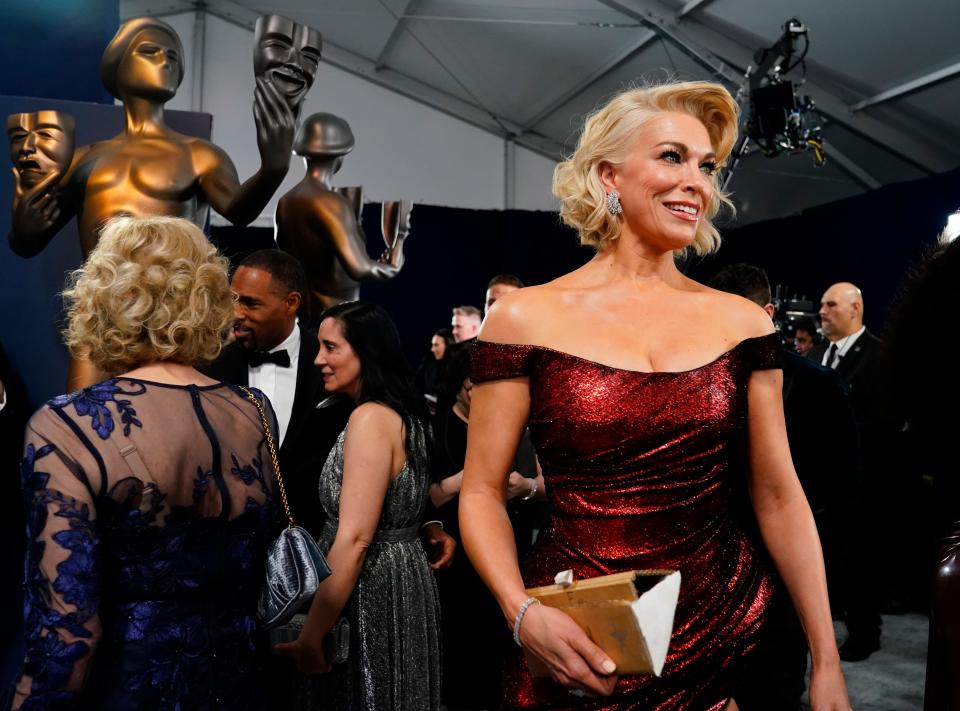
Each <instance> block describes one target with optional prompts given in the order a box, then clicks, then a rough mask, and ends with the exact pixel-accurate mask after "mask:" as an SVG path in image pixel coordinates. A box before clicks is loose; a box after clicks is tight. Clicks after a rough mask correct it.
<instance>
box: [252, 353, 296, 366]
mask: <svg viewBox="0 0 960 711" xmlns="http://www.w3.org/2000/svg"><path fill="white" fill-rule="evenodd" d="M264 363H273V364H274V365H275V366H277V367H278V368H289V367H290V354H289V353H287V352H286V351H284V350H280V351H274V352H273V353H265V352H263V351H247V365H248V366H250V367H251V368H256V367H258V366H261V365H263V364H264Z"/></svg>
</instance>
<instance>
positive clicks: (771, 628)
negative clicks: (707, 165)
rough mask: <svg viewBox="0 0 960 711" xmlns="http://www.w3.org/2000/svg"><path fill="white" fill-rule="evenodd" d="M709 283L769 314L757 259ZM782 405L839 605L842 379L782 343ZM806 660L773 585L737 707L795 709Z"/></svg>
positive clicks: (852, 429) (850, 433) (853, 438)
mask: <svg viewBox="0 0 960 711" xmlns="http://www.w3.org/2000/svg"><path fill="white" fill-rule="evenodd" d="M710 286H711V287H713V288H715V289H719V290H721V291H727V292H730V293H733V294H738V295H740V296H743V297H744V298H746V299H749V300H750V301H753V302H754V303H755V304H757V305H758V306H760V307H762V308H763V309H764V310H765V311H766V312H767V314H768V315H769V316H770V318H773V317H774V315H775V308H774V305H773V303H772V299H771V292H770V282H769V280H768V278H767V275H766V272H764V270H763V269H761V268H760V267H756V266H753V265H750V264H733V265H731V266H728V267H725V268H724V269H722V270H721V271H720V272H719V273H718V274H717V275H716V276H715V277H714V278H713V279H711V280H710ZM783 411H784V412H783V414H784V420H785V422H786V426H787V439H788V441H789V443H790V454H791V455H792V457H793V464H794V468H795V469H796V471H797V477H798V478H799V479H800V483H801V485H802V486H803V491H804V494H806V497H807V501H808V502H809V503H810V509H811V511H812V512H813V517H814V520H815V521H816V524H817V532H818V533H819V534H820V542H821V545H822V547H823V557H824V563H825V566H826V572H827V588H828V590H829V593H830V599H831V607H840V604H839V600H841V599H842V587H843V586H842V580H843V574H842V568H843V557H844V553H845V549H846V548H847V540H848V537H849V519H850V516H851V513H852V508H853V507H852V501H853V496H854V487H855V485H856V482H857V480H858V478H859V477H858V472H859V452H858V448H857V430H856V424H855V421H854V417H853V412H852V410H851V407H850V402H849V399H848V397H847V392H846V387H845V386H844V384H843V381H842V380H841V378H840V377H839V376H838V375H837V374H836V373H835V372H832V371H831V370H829V369H828V368H824V367H822V366H820V365H818V364H816V363H815V362H813V361H811V360H810V359H809V358H805V357H803V356H802V355H801V354H799V353H797V352H795V351H793V350H789V349H786V348H785V349H784V352H783ZM806 665H807V643H806V639H805V638H804V635H803V629H802V627H801V626H800V620H799V619H798V618H797V615H796V612H794V609H793V605H792V603H791V601H790V599H789V596H788V595H787V593H786V588H785V586H783V585H779V586H778V587H777V593H776V595H775V596H774V599H773V602H772V604H771V607H770V609H769V610H768V612H767V619H766V621H765V623H764V636H763V638H762V642H761V645H760V647H759V648H758V649H757V652H756V654H755V655H754V658H753V660H752V663H751V667H750V670H749V671H750V673H749V674H747V675H746V679H745V681H744V687H743V688H742V689H740V690H738V691H737V703H738V704H739V705H740V708H741V709H743V710H744V711H753V710H754V709H757V710H762V711H799V710H800V699H801V697H802V696H803V690H804V675H805V672H806Z"/></svg>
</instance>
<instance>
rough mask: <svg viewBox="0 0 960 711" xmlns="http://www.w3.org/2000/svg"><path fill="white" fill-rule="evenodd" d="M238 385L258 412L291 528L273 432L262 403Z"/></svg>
mask: <svg viewBox="0 0 960 711" xmlns="http://www.w3.org/2000/svg"><path fill="white" fill-rule="evenodd" d="M239 387H240V389H241V390H243V392H244V393H246V395H247V399H248V400H250V402H252V403H253V404H254V405H255V406H256V408H257V412H259V413H260V422H261V423H262V424H263V431H264V434H266V435H267V447H268V448H269V449H270V459H272V460H273V473H274V474H276V476H277V486H278V487H280V500H281V501H282V502H283V510H284V511H285V512H286V513H287V521H289V522H290V528H293V527H294V526H296V525H297V524H296V523H294V521H293V514H292V513H290V503H289V502H288V501H287V490H286V489H285V488H284V487H283V477H282V476H280V462H279V461H277V447H276V445H274V443H273V432H271V431H270V425H269V424H267V415H266V413H265V412H264V411H263V405H261V404H260V401H259V400H257V398H256V396H254V394H253V393H252V392H250V391H249V390H247V388H245V387H243V386H242V385H240V386H239Z"/></svg>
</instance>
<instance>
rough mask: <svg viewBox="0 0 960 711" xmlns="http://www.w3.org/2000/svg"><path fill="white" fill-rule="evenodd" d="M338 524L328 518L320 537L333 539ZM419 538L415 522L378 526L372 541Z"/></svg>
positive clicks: (383, 541)
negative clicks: (410, 524)
mask: <svg viewBox="0 0 960 711" xmlns="http://www.w3.org/2000/svg"><path fill="white" fill-rule="evenodd" d="M339 526H340V520H339V519H330V520H328V521H327V522H326V523H325V524H323V532H322V533H321V534H320V538H321V539H323V540H326V541H333V539H334V538H336V536H337V528H339ZM419 538H420V524H418V523H415V524H413V525H412V526H406V527H404V528H378V529H377V530H376V532H375V533H374V534H373V542H374V543H406V542H410V541H416V540H418V539H419Z"/></svg>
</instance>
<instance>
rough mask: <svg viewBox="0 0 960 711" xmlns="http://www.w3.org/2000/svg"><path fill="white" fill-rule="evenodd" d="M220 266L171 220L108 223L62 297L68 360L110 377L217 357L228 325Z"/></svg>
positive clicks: (182, 224) (188, 226)
mask: <svg viewBox="0 0 960 711" xmlns="http://www.w3.org/2000/svg"><path fill="white" fill-rule="evenodd" d="M227 270H228V262H227V260H226V259H225V258H224V257H223V256H221V255H220V253H219V252H217V250H216V248H215V247H214V246H213V245H212V244H210V241H209V240H208V239H207V238H206V236H205V235H204V234H203V232H201V231H200V229H199V228H198V227H197V226H196V225H194V224H193V223H192V222H189V221H188V220H184V219H182V218H179V217H160V216H157V217H116V218H114V219H112V220H110V221H109V222H108V223H107V225H106V226H105V227H104V229H103V231H102V232H101V233H100V239H99V241H98V242H97V246H96V247H95V248H94V249H93V251H92V252H90V255H89V256H88V257H87V260H86V262H84V264H83V266H82V267H81V268H80V269H77V270H76V271H74V272H73V273H72V274H71V275H70V278H69V280H68V283H67V288H66V290H65V291H64V292H63V296H64V300H65V302H66V307H67V318H68V325H67V328H66V331H65V332H64V340H65V341H66V344H67V346H68V347H69V348H70V351H71V353H72V354H73V355H74V357H81V358H86V359H89V360H90V361H91V362H92V363H93V364H94V365H95V366H97V368H99V369H100V370H101V371H103V372H105V373H108V374H111V375H116V374H118V373H122V372H125V371H127V370H131V369H133V368H135V367H137V366H138V365H142V364H144V363H148V362H151V361H157V360H162V361H171V362H175V363H183V364H187V365H194V364H196V363H202V362H206V361H210V360H213V359H214V358H216V357H217V355H219V353H220V349H221V347H222V345H223V342H224V336H225V334H226V329H227V326H228V325H229V324H230V323H231V322H232V320H233V296H232V292H231V291H230V281H229V278H228V276H227Z"/></svg>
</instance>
